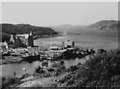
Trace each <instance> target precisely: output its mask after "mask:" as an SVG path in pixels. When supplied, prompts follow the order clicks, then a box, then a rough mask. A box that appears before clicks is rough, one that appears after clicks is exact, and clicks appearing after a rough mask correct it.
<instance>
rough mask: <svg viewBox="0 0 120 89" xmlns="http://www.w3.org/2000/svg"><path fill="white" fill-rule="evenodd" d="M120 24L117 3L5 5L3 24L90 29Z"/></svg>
mask: <svg viewBox="0 0 120 89" xmlns="http://www.w3.org/2000/svg"><path fill="white" fill-rule="evenodd" d="M100 20H118V3H117V2H3V3H2V23H13V24H21V23H24V24H32V25H38V26H58V25H63V24H70V25H90V24H93V23H95V22H97V21H100Z"/></svg>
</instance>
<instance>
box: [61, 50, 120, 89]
mask: <svg viewBox="0 0 120 89" xmlns="http://www.w3.org/2000/svg"><path fill="white" fill-rule="evenodd" d="M119 70H120V50H114V51H109V52H106V53H102V54H101V53H100V54H99V53H98V54H97V56H94V57H91V59H90V60H88V61H87V62H86V63H85V64H83V65H81V66H79V68H78V69H77V70H75V71H73V70H72V71H71V73H70V74H69V75H67V76H65V77H64V78H63V79H61V80H60V81H59V83H60V84H63V85H64V86H65V87H97V88H102V87H107V88H109V89H112V88H116V87H120V72H119Z"/></svg>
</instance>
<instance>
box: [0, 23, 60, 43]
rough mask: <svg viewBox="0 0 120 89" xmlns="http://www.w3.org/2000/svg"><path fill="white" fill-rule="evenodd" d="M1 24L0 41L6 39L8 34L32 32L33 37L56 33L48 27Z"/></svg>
mask: <svg viewBox="0 0 120 89" xmlns="http://www.w3.org/2000/svg"><path fill="white" fill-rule="evenodd" d="M1 25H2V41H8V40H9V38H10V35H11V34H12V35H16V34H24V33H30V32H33V36H34V38H39V37H49V36H50V35H51V33H52V35H53V36H54V35H57V34H58V33H57V32H56V31H54V30H53V29H52V28H49V27H40V26H33V25H29V24H1Z"/></svg>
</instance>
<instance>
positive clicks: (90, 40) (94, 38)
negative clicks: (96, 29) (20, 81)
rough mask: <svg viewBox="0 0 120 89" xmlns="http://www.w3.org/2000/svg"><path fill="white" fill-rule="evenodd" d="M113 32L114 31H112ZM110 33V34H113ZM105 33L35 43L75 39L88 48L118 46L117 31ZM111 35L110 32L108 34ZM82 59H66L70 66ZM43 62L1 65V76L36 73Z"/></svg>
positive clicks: (42, 41) (70, 36)
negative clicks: (24, 69) (106, 34)
mask: <svg viewBox="0 0 120 89" xmlns="http://www.w3.org/2000/svg"><path fill="white" fill-rule="evenodd" d="M111 33H112V32H111ZM111 33H110V34H111ZM102 34H103V33H101V34H99V35H94V34H92V35H85V34H82V35H65V36H61V37H54V38H52V39H51V38H41V39H36V40H35V41H34V43H35V45H41V43H42V45H43V44H50V43H51V40H52V43H61V42H63V41H66V40H70V41H75V42H76V45H77V46H80V47H85V48H86V47H87V48H106V49H112V48H117V47H118V37H117V33H113V34H112V35H113V36H103V35H102ZM108 35H109V34H108ZM79 61H80V60H78V59H75V60H69V61H65V65H66V67H67V68H68V67H69V66H71V65H75V64H77V63H78V62H79ZM40 65H41V62H38V61H36V62H33V63H31V64H30V63H21V64H7V65H2V66H0V71H2V72H0V76H2V75H13V74H14V72H16V73H17V76H21V75H23V74H25V73H30V74H32V73H34V71H35V68H36V67H38V66H40ZM23 68H26V71H23Z"/></svg>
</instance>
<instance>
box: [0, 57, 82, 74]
mask: <svg viewBox="0 0 120 89" xmlns="http://www.w3.org/2000/svg"><path fill="white" fill-rule="evenodd" d="M55 62H56V61H55ZM64 62H65V67H66V68H69V67H70V66H72V65H76V64H77V63H78V62H80V59H78V58H76V59H71V60H65V61H64ZM53 63H54V62H51V61H49V62H48V65H49V66H50V65H52V64H53ZM38 66H42V62H40V61H35V62H33V63H20V64H5V65H2V66H0V68H1V70H2V73H1V75H2V76H8V75H11V76H13V75H14V73H15V72H16V76H21V75H23V74H26V73H28V74H33V73H34V72H35V69H36V68H37V67H38ZM23 68H25V69H26V71H25V70H23Z"/></svg>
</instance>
